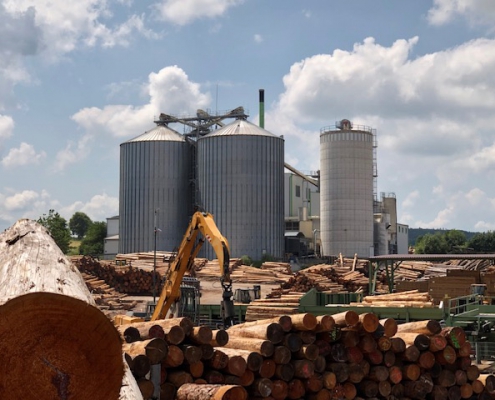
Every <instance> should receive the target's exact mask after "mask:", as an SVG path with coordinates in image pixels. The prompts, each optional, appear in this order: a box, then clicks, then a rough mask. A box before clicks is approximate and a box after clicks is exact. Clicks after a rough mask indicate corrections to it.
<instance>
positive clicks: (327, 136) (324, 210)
mask: <svg viewBox="0 0 495 400" xmlns="http://www.w3.org/2000/svg"><path fill="white" fill-rule="evenodd" d="M320 170H321V172H320V174H321V175H320V179H321V198H320V201H321V227H320V229H321V240H322V247H323V249H322V250H323V253H324V254H325V255H327V256H329V255H338V254H339V253H342V254H343V255H344V256H349V257H352V256H354V254H355V253H357V254H358V256H359V257H369V256H370V248H373V134H372V133H371V132H366V131H344V130H337V131H327V132H324V133H322V134H321V135H320Z"/></svg>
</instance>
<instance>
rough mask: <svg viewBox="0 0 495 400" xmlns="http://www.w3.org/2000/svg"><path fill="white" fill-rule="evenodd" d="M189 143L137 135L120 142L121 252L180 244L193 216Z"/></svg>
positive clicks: (173, 246) (174, 246) (168, 248)
mask: <svg viewBox="0 0 495 400" xmlns="http://www.w3.org/2000/svg"><path fill="white" fill-rule="evenodd" d="M190 165H191V155H190V148H189V145H188V144H187V143H185V142H174V141H136V142H126V143H123V144H121V146H120V203H119V211H120V232H119V235H120V236H119V253H135V252H140V251H153V250H154V227H155V220H154V212H155V210H156V209H158V211H157V215H156V226H157V228H159V229H160V231H158V233H157V246H156V247H157V250H163V251H172V250H174V249H175V248H176V247H178V246H179V244H180V242H181V240H182V237H183V235H184V233H185V231H186V228H187V225H188V223H189V219H190V217H191V210H192V205H191V191H190V185H189V177H190V175H189V174H190Z"/></svg>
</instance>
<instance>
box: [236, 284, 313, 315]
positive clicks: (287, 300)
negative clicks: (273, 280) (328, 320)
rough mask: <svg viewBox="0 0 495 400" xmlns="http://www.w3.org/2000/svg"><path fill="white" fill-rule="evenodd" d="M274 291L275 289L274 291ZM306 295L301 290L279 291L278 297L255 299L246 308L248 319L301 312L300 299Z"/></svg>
mask: <svg viewBox="0 0 495 400" xmlns="http://www.w3.org/2000/svg"><path fill="white" fill-rule="evenodd" d="M272 293H273V291H272ZM303 295H304V293H300V292H289V291H284V292H279V296H277V297H269V298H266V299H259V300H253V301H251V303H249V305H248V306H247V309H246V316H245V319H246V321H256V320H259V319H267V318H271V317H276V316H277V315H282V314H288V315H291V314H297V313H299V300H300V299H301V297H302V296H303Z"/></svg>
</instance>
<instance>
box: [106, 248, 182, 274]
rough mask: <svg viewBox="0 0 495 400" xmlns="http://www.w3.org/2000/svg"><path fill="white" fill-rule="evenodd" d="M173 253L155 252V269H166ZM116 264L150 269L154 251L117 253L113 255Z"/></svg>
mask: <svg viewBox="0 0 495 400" xmlns="http://www.w3.org/2000/svg"><path fill="white" fill-rule="evenodd" d="M174 254H175V253H172V252H165V251H157V252H156V269H157V271H162V270H166V269H167V268H168V264H169V262H170V260H171V259H172V258H173V257H174ZM115 261H116V263H117V264H123V265H129V266H133V267H134V268H140V269H144V270H147V271H152V270H153V268H154V266H155V252H153V251H149V252H141V253H125V254H117V255H116V256H115Z"/></svg>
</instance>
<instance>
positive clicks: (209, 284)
mask: <svg viewBox="0 0 495 400" xmlns="http://www.w3.org/2000/svg"><path fill="white" fill-rule="evenodd" d="M260 286H261V298H262V299H263V298H265V296H266V295H267V294H268V293H270V292H271V291H272V289H273V288H279V287H280V284H260ZM236 289H253V285H252V284H247V283H234V284H233V285H232V292H233V293H234V294H235V291H236ZM159 297H160V293H157V294H156V300H158V298H159ZM126 299H128V300H136V301H137V302H138V304H137V306H136V307H135V308H134V309H133V311H138V312H142V311H145V310H146V303H147V302H148V301H152V300H153V297H152V296H127V297H126ZM221 301H222V285H221V284H220V282H219V281H206V280H203V281H201V299H200V303H201V304H220V302H221ZM236 304H237V303H236Z"/></svg>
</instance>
